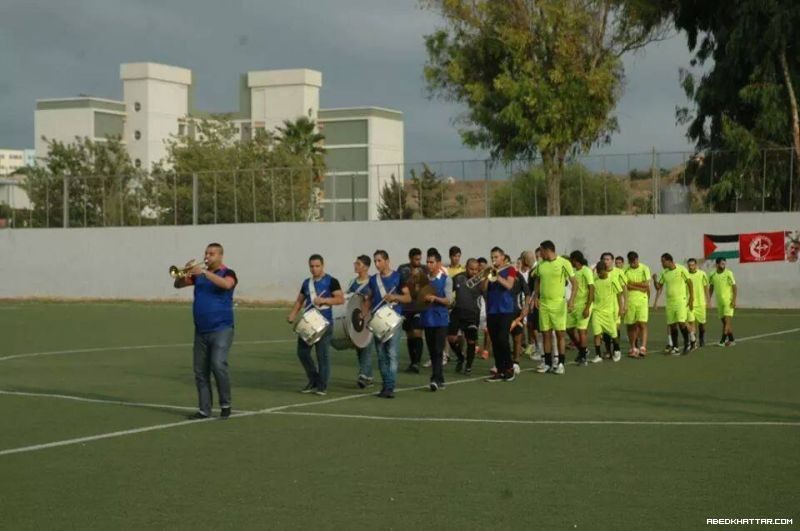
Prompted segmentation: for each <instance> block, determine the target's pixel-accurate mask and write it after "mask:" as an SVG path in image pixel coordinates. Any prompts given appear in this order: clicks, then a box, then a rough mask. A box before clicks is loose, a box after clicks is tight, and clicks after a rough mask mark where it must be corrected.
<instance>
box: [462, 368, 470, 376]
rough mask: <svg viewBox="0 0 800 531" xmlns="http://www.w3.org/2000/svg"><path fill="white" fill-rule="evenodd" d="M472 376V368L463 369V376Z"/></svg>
mask: <svg viewBox="0 0 800 531" xmlns="http://www.w3.org/2000/svg"><path fill="white" fill-rule="evenodd" d="M471 374H472V367H467V368H466V369H464V376H469V375H471Z"/></svg>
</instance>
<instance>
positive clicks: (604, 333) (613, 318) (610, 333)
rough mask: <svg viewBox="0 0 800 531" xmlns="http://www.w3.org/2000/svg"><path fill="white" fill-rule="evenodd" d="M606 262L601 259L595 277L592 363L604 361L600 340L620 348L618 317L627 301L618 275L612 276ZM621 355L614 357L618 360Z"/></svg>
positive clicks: (608, 345) (607, 347)
mask: <svg viewBox="0 0 800 531" xmlns="http://www.w3.org/2000/svg"><path fill="white" fill-rule="evenodd" d="M606 267H607V266H606V262H605V261H603V260H601V261H599V262H597V265H596V266H595V273H596V274H597V278H595V279H594V306H593V307H592V334H594V349H595V357H594V359H593V360H592V363H597V362H600V361H603V358H602V357H601V356H600V341H601V340H602V341H604V342H605V343H606V349H607V350H610V349H611V345H610V343H611V342H612V341H613V342H614V343H615V347H614V348H615V350H617V351H618V350H619V346H618V344H617V343H618V338H617V317H619V316H620V315H621V314H622V313H623V310H624V306H625V301H624V300H623V298H622V285H621V284H620V283H619V279H618V278H617V277H612V276H611V274H610V273H609V272H608V270H607V269H606ZM620 358H621V356H614V357H613V358H612V359H613V360H614V361H615V362H617V361H619V360H620Z"/></svg>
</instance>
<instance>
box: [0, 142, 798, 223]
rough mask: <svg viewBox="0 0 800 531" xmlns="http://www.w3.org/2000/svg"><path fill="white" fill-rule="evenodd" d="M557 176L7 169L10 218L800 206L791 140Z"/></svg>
mask: <svg viewBox="0 0 800 531" xmlns="http://www.w3.org/2000/svg"><path fill="white" fill-rule="evenodd" d="M550 185H551V183H550V182H549V181H548V179H547V177H546V175H545V172H544V170H543V168H542V166H541V164H540V161H537V160H530V161H514V162H511V163H507V164H501V163H497V162H493V161H488V160H462V161H451V162H433V163H417V164H383V165H372V166H368V167H367V169H366V171H363V170H354V171H348V170H338V169H337V170H334V169H330V168H329V169H328V170H327V171H326V172H325V174H324V175H316V174H315V172H314V171H312V170H311V169H309V168H265V169H251V170H222V171H205V172H196V173H193V174H191V175H177V174H173V173H169V172H167V173H165V174H160V175H124V176H114V177H108V176H81V175H77V176H72V175H31V176H29V177H25V176H16V177H15V176H12V177H5V178H0V227H17V228H25V227H33V228H37V227H104V226H106V227H107V226H140V225H142V226H143V225H189V224H215V223H263V222H289V221H349V220H367V219H370V220H379V219H425V218H430V219H455V218H476V217H521V216H545V215H547V212H548V208H547V207H548V200H549V199H550V198H551V197H557V198H558V201H559V205H560V212H561V214H562V215H620V214H634V215H635V214H651V215H654V214H673V213H693V212H754V211H756V212H779V211H798V210H800V179H799V178H798V168H797V161H796V160H795V157H794V152H793V151H792V150H791V149H763V150H760V151H758V152H754V153H737V152H724V151H706V152H701V153H690V152H657V151H652V152H650V153H631V154H621V155H588V156H581V157H576V158H574V159H572V160H570V161H568V162H567V164H566V166H565V168H564V172H563V176H562V177H561V179H560V185H559V188H558V189H557V190H556V189H554V188H552V186H550Z"/></svg>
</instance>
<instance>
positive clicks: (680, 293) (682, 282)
mask: <svg viewBox="0 0 800 531" xmlns="http://www.w3.org/2000/svg"><path fill="white" fill-rule="evenodd" d="M661 267H663V268H664V269H663V270H662V271H661V274H660V275H658V277H657V278H654V280H655V283H656V297H655V301H654V303H653V309H655V307H656V305H657V304H658V296H659V295H660V294H661V290H662V289H663V288H664V287H666V288H667V289H666V299H667V302H666V304H665V307H666V314H667V326H669V333H670V338H671V339H672V349H671V350H670V353H671V354H672V355H674V356H680V351H679V350H678V330H680V332H681V335H682V336H683V353H684V355H685V354H688V353H689V351H690V350H691V347H690V345H689V328H688V327H687V326H686V320H687V313H688V311H689V310H691V309H692V308H693V307H694V288H693V287H692V281H691V280H690V279H689V271H687V270H686V268H685V267H683V266H682V265H680V264H676V263H675V260H674V259H673V258H672V255H671V254H669V253H664V254H662V255H661Z"/></svg>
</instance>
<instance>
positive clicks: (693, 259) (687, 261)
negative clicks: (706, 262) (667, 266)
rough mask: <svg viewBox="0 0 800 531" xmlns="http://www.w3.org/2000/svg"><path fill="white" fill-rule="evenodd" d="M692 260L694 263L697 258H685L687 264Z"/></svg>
mask: <svg viewBox="0 0 800 531" xmlns="http://www.w3.org/2000/svg"><path fill="white" fill-rule="evenodd" d="M692 262H694V263H695V264H696V263H697V259H695V258H689V259H688V260H686V263H687V264H691V263H692Z"/></svg>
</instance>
